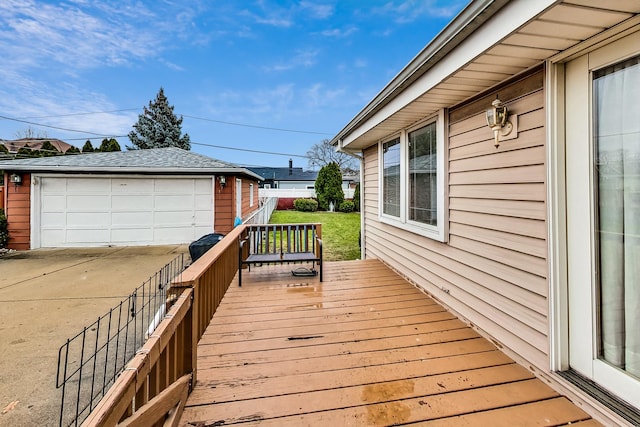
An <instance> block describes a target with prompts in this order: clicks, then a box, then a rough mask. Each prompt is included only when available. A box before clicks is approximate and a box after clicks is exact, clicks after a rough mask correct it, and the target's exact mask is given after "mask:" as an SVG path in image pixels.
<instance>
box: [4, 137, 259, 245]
mask: <svg viewBox="0 0 640 427" xmlns="http://www.w3.org/2000/svg"><path fill="white" fill-rule="evenodd" d="M0 170H4V198H5V200H4V205H5V211H6V215H7V220H8V224H9V234H10V240H9V247H10V248H13V249H20V250H23V249H29V248H40V247H73V246H76V247H85V246H105V245H114V246H122V245H156V244H174V243H189V242H192V241H194V240H196V239H198V238H199V237H201V236H202V235H204V234H207V233H212V232H214V231H215V232H220V233H227V232H229V231H230V230H231V229H232V228H233V223H234V219H235V218H236V217H241V218H246V217H247V216H249V214H251V213H252V212H254V211H256V210H257V209H258V207H259V206H258V205H259V203H258V181H259V179H260V177H259V176H258V175H256V174H254V173H253V172H251V171H249V170H247V169H245V168H242V167H238V166H237V165H234V164H231V163H226V162H222V161H220V160H215V159H212V158H209V157H206V156H203V155H200V154H196V153H192V152H190V151H185V150H181V149H179V148H159V149H153V150H133V151H116V152H109V153H88V154H82V155H75V156H57V157H43V158H32V159H22V160H5V161H0ZM16 180H17V181H19V182H13V181H16Z"/></svg>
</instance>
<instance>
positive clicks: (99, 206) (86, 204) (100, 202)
mask: <svg viewBox="0 0 640 427" xmlns="http://www.w3.org/2000/svg"><path fill="white" fill-rule="evenodd" d="M110 208H111V203H110V200H109V197H105V196H99V195H83V196H67V211H75V212H99V211H103V212H106V211H108V210H109V209H110Z"/></svg>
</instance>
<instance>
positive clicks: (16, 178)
mask: <svg viewBox="0 0 640 427" xmlns="http://www.w3.org/2000/svg"><path fill="white" fill-rule="evenodd" d="M9 182H11V183H13V184H14V185H22V176H21V175H18V174H17V173H12V174H11V175H9Z"/></svg>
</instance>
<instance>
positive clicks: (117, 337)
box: [56, 254, 185, 426]
mask: <svg viewBox="0 0 640 427" xmlns="http://www.w3.org/2000/svg"><path fill="white" fill-rule="evenodd" d="M184 268H185V256H184V254H182V255H180V256H178V257H176V258H175V259H174V260H172V261H171V262H170V263H169V264H167V265H165V266H164V267H163V268H162V269H161V270H160V271H158V272H157V273H156V274H154V275H153V276H151V277H150V278H149V280H147V281H146V282H145V283H143V284H142V285H141V286H140V287H138V288H136V289H135V290H134V291H133V293H132V294H131V295H129V297H128V298H126V299H125V300H123V301H121V302H120V304H118V305H116V306H115V307H113V308H112V309H111V310H109V312H108V313H106V314H104V315H103V316H100V317H99V318H98V320H96V321H95V322H94V323H92V324H91V325H89V326H86V327H85V328H84V329H83V330H82V331H81V332H79V333H78V334H77V335H76V336H74V337H73V338H70V339H68V340H67V342H66V343H65V344H64V345H62V347H60V350H59V351H58V374H57V378H56V387H57V388H62V401H61V405H60V420H59V424H60V426H71V425H76V426H77V425H79V424H80V423H82V421H83V420H84V419H85V418H86V417H87V416H88V415H89V413H90V412H91V411H92V410H93V408H94V407H95V406H96V405H97V403H98V402H99V401H100V399H101V398H102V396H104V394H105V393H106V392H107V390H109V387H111V385H113V383H114V381H115V380H116V378H117V377H118V375H119V374H120V373H121V372H122V370H123V369H124V367H125V366H126V364H127V363H128V362H129V360H131V359H132V358H133V356H135V354H136V351H138V350H139V349H140V347H142V345H143V344H144V343H145V341H146V339H147V338H148V337H149V335H151V333H152V332H153V330H154V329H155V328H156V327H157V326H158V324H159V323H160V322H161V321H162V319H163V318H164V315H165V313H166V311H167V309H168V307H167V305H168V304H170V302H171V301H170V298H171V292H170V291H169V288H170V286H171V282H172V281H173V280H174V279H175V278H176V277H178V276H179V275H180V273H182V271H183V270H184Z"/></svg>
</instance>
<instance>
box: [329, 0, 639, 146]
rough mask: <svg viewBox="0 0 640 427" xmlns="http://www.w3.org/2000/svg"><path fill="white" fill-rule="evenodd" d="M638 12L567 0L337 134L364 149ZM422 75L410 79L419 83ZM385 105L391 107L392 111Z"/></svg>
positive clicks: (632, 6) (624, 0)
mask: <svg viewBox="0 0 640 427" xmlns="http://www.w3.org/2000/svg"><path fill="white" fill-rule="evenodd" d="M638 13H640V1H637V0H633V1H629V0H607V1H606V2H603V1H601V0H565V1H563V2H558V4H555V5H554V6H552V7H550V8H548V9H547V10H546V11H544V12H543V13H541V14H540V15H539V16H537V17H535V18H533V19H531V20H529V21H528V22H527V23H526V24H524V25H523V26H521V27H520V28H519V29H517V30H516V31H514V32H511V34H509V35H508V36H507V37H505V38H504V39H503V40H501V41H500V42H498V43H496V44H494V45H493V46H490V47H488V48H487V49H486V50H485V51H484V52H483V53H481V54H480V55H478V56H476V57H475V58H474V59H473V60H471V61H470V62H467V63H466V64H465V65H464V66H463V67H460V68H458V69H457V70H456V71H454V72H453V73H451V74H449V75H448V76H445V77H444V78H442V79H441V80H440V81H439V82H437V83H435V84H431V85H424V90H423V91H422V92H421V93H420V91H418V92H417V96H416V97H415V98H414V99H412V100H411V101H410V102H407V103H406V104H405V105H396V106H394V105H393V103H394V100H391V101H389V105H388V106H387V107H385V108H387V111H386V115H387V117H384V118H383V119H381V120H378V121H377V122H375V123H372V122H373V121H372V120H371V119H369V123H367V122H364V123H360V124H359V125H358V126H362V127H363V128H364V129H366V127H367V126H369V127H370V129H366V130H364V131H363V130H362V129H361V130H359V131H358V129H357V127H354V128H353V129H351V130H350V131H349V132H348V133H346V134H345V135H344V136H342V137H341V139H343V143H344V146H345V147H346V148H348V149H355V150H358V149H363V148H366V147H368V146H370V145H372V144H374V143H377V142H378V141H379V140H380V139H382V138H385V137H387V136H388V135H391V134H394V133H396V132H398V131H399V130H401V129H406V128H408V127H410V126H411V125H413V124H415V123H416V122H419V121H420V120H423V119H424V118H426V117H429V116H431V115H433V114H435V113H437V111H438V110H439V109H441V108H448V107H451V106H454V105H456V104H459V103H461V102H463V101H465V100H467V99H469V98H471V97H473V96H476V95H477V94H478V93H480V92H484V91H486V90H488V89H490V88H492V87H495V86H496V85H498V84H500V83H501V82H504V81H505V80H508V79H509V78H511V77H513V76H514V75H517V74H519V73H522V72H524V71H526V70H528V69H530V68H532V67H535V66H536V65H538V64H540V63H542V62H544V61H545V60H546V59H548V58H551V57H553V56H554V55H557V54H558V53H560V52H562V51H564V50H566V49H569V48H571V47H572V46H575V45H577V44H580V43H582V42H583V41H585V40H587V39H589V38H591V37H594V36H596V35H597V34H599V33H601V32H603V31H605V30H606V29H608V28H611V27H613V26H616V25H618V24H620V23H622V22H624V21H627V20H629V19H631V18H633V17H634V15H636V14H638ZM441 61H446V58H445V59H443V60H441ZM420 84H421V81H420V80H417V81H416V83H414V86H419V85H420ZM389 108H391V109H393V112H392V113H391V114H390V112H389V111H388V110H389Z"/></svg>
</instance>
